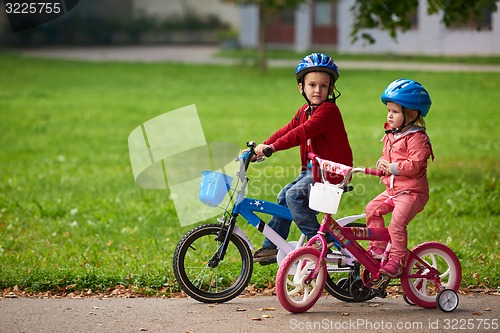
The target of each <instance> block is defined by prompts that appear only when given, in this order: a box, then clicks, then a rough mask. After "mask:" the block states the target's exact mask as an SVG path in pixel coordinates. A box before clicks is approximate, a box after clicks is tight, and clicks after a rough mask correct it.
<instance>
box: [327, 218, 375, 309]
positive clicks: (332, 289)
mask: <svg viewBox="0 0 500 333" xmlns="http://www.w3.org/2000/svg"><path fill="white" fill-rule="evenodd" d="M346 227H351V228H355V227H358V228H366V224H364V223H358V222H351V223H348V224H347V225H346ZM355 275H356V273H355V272H354V267H353V268H352V270H351V271H350V272H342V273H337V272H332V273H328V274H327V276H326V282H325V290H326V291H327V292H328V293H329V294H330V295H332V296H333V297H335V298H336V299H338V300H341V301H344V302H353V303H354V302H366V301H369V300H371V299H373V298H374V297H375V296H376V295H375V294H374V293H368V294H367V296H364V297H360V298H358V297H354V296H353V295H352V294H351V291H350V288H351V285H352V283H353V282H354V281H356V278H357V277H356V276H355Z"/></svg>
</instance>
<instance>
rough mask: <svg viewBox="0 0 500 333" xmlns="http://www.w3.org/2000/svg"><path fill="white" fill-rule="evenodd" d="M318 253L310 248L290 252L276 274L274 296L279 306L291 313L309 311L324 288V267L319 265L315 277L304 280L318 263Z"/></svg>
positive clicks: (305, 247)
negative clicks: (307, 280) (276, 297)
mask: <svg viewBox="0 0 500 333" xmlns="http://www.w3.org/2000/svg"><path fill="white" fill-rule="evenodd" d="M319 256H320V252H319V251H318V250H316V249H314V248H312V247H310V246H304V247H300V248H298V249H295V250H293V251H292V252H290V253H289V254H288V255H287V256H286V258H285V260H283V262H282V263H281V265H280V267H279V269H278V273H277V274H276V295H277V296H278V300H279V302H280V303H281V305H282V306H283V307H284V308H285V309H286V310H288V311H290V312H292V313H300V312H305V311H307V310H309V309H310V308H311V307H312V306H313V305H314V304H316V302H317V301H318V299H319V298H320V296H321V294H322V293H323V290H324V287H325V280H326V275H327V274H326V266H325V265H321V267H320V269H319V271H318V274H317V276H315V277H313V279H312V280H311V281H309V282H306V279H307V278H308V277H309V275H310V274H311V272H312V271H313V270H314V268H315V267H316V264H317V263H318V262H319V261H320V258H319Z"/></svg>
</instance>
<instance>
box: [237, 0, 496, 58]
mask: <svg viewBox="0 0 500 333" xmlns="http://www.w3.org/2000/svg"><path fill="white" fill-rule="evenodd" d="M354 2H355V0H332V1H327V2H324V1H320V0H312V1H310V2H309V3H308V4H305V5H302V6H300V7H299V8H298V9H297V10H295V11H283V12H281V13H279V14H278V15H276V17H275V18H274V20H272V22H271V23H270V24H268V25H267V29H266V33H267V35H268V37H267V43H268V45H269V47H274V48H288V49H294V50H297V51H304V50H310V49H314V48H326V49H334V50H336V51H338V52H341V53H393V54H422V55H482V56H487V55H500V11H497V12H494V13H490V12H489V13H485V15H484V18H483V21H482V22H481V23H482V29H481V30H480V31H478V30H477V29H476V28H475V26H474V25H473V24H471V25H468V26H459V27H453V28H446V27H445V26H444V23H442V22H441V16H440V15H432V16H429V15H428V14H427V0H421V1H420V3H419V7H418V12H417V14H416V17H415V18H414V20H413V21H414V25H413V27H412V28H411V29H410V30H409V31H407V32H405V33H404V34H398V37H397V41H394V40H392V39H391V38H390V36H389V34H388V33H387V32H383V31H380V30H377V29H371V30H370V31H369V32H370V33H371V34H372V36H374V38H375V39H376V43H375V44H373V45H370V44H367V43H366V42H364V41H362V40H360V41H358V42H356V43H352V42H351V37H350V33H351V27H352V24H353V22H354V17H353V15H352V13H351V11H350V8H351V7H352V6H353V5H354ZM258 23H259V17H258V8H257V7H256V6H245V7H242V9H241V25H240V27H241V29H240V44H241V46H243V47H256V46H257V42H258V39H257V38H258V34H257V32H258Z"/></svg>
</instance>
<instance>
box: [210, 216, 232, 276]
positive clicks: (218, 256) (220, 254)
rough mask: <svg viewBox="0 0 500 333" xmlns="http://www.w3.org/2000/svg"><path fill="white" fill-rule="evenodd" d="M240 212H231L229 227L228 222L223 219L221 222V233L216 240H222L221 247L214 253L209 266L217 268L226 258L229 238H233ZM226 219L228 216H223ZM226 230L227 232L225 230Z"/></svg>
mask: <svg viewBox="0 0 500 333" xmlns="http://www.w3.org/2000/svg"><path fill="white" fill-rule="evenodd" d="M237 216H238V214H236V213H233V214H231V217H230V218H229V223H228V224H227V228H225V226H226V223H225V221H222V223H221V229H220V230H219V233H218V234H217V238H216V240H217V241H218V242H221V243H220V244H219V248H218V249H217V251H216V252H215V253H214V255H213V256H212V258H210V260H209V261H208V267H210V268H215V267H217V266H218V265H219V262H220V261H221V260H223V259H224V256H225V255H226V251H227V247H228V246H229V240H230V238H231V235H232V234H233V230H234V226H235V224H236V217H237ZM223 218H224V220H225V219H226V217H223ZM224 230H225V232H224Z"/></svg>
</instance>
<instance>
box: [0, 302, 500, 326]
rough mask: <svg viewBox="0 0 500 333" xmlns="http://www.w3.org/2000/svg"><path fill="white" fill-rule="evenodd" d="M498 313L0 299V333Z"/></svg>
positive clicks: (415, 322) (496, 311) (465, 321)
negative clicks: (292, 309)
mask: <svg viewBox="0 0 500 333" xmlns="http://www.w3.org/2000/svg"><path fill="white" fill-rule="evenodd" d="M499 306H500V295H498V294H496V295H484V294H472V295H461V296H460V304H459V306H458V308H457V309H456V310H455V311H454V312H451V313H445V312H442V311H440V310H438V309H423V308H420V307H416V306H410V305H407V304H406V303H405V302H404V301H403V299H402V298H401V297H398V298H386V299H378V298H375V299H374V300H372V301H369V302H366V303H344V302H341V301H339V300H337V299H335V298H333V297H331V296H324V297H322V298H321V299H320V300H319V302H318V303H316V305H315V306H314V307H313V308H312V309H310V310H309V311H308V312H306V313H302V314H291V313H289V312H287V311H285V310H284V309H283V308H282V307H281V305H280V304H279V302H278V300H277V297H276V296H254V297H247V298H244V297H237V298H236V299H234V300H232V301H230V302H228V303H224V304H213V305H210V304H203V303H199V302H197V301H195V300H193V299H190V298H177V299H172V298H169V299H161V298H103V299H98V298H84V299H70V298H62V299H29V298H15V299H5V298H3V299H2V298H0V332H5V333H7V332H8V333H21V332H29V333H31V332H42V333H45V332H46V333H58V332H61V333H62V332H64V333H67V332H70V333H87V332H110V333H115V332H120V333H128V332H130V333H134V332H136V333H140V332H150V333H151V332H169V333H187V332H191V333H204V332H210V333H212V332H259V333H265V332H306V331H308V330H307V329H308V328H310V329H311V330H309V332H312V331H314V332H318V331H325V332H384V333H385V332H405V333H406V332H415V333H423V332H434V333H438V332H500V327H499V326H500V323H499V320H500V319H499V317H500V307H499ZM488 327H489V329H487V328H488Z"/></svg>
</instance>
